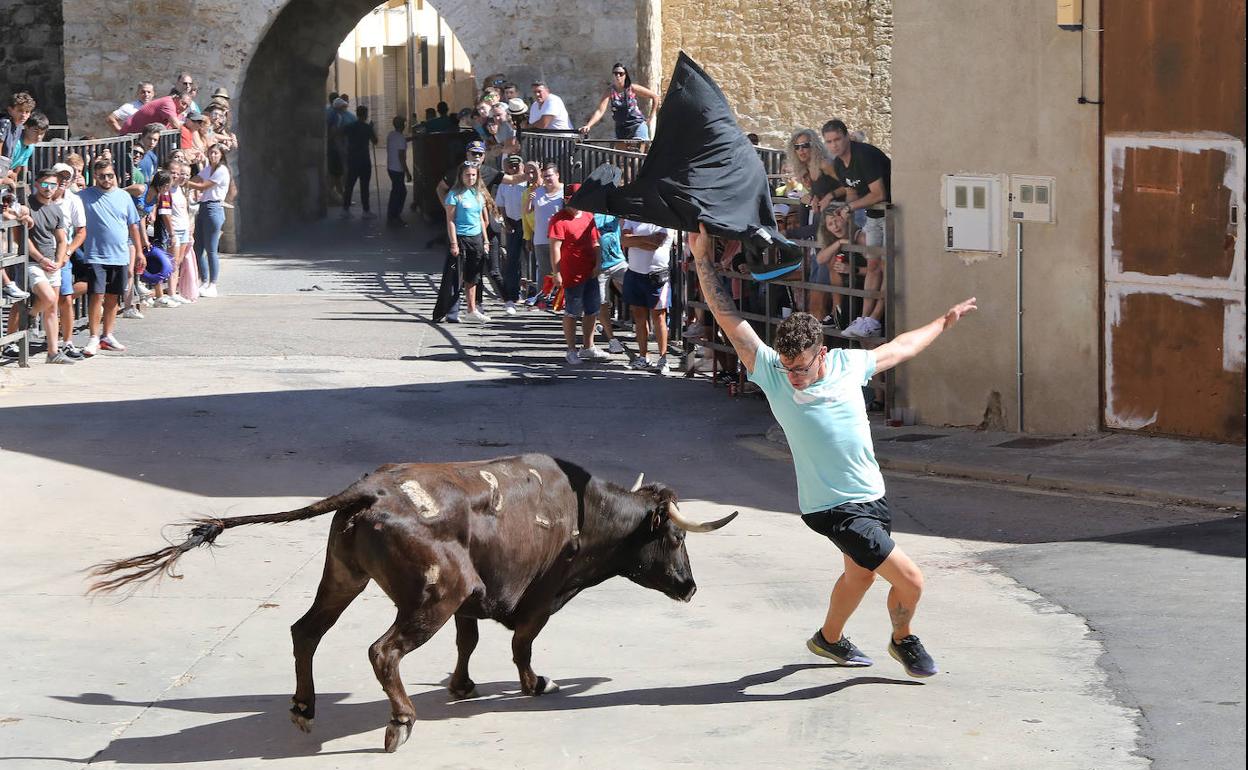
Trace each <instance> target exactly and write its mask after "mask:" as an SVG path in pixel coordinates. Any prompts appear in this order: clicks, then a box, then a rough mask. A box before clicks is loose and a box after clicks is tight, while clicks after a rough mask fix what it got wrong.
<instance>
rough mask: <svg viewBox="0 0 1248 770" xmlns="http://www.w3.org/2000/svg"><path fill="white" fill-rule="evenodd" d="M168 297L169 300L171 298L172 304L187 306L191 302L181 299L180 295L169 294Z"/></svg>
mask: <svg viewBox="0 0 1248 770" xmlns="http://www.w3.org/2000/svg"><path fill="white" fill-rule="evenodd" d="M168 296H169V297H170V298H171V299H172V300H173V301H174V302H176V303H178V304H179V305H189V304H191V300H189V299H187V298H186V297H183V296H182V295H181V294H170V295H168Z"/></svg>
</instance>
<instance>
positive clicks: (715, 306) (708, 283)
mask: <svg viewBox="0 0 1248 770" xmlns="http://www.w3.org/2000/svg"><path fill="white" fill-rule="evenodd" d="M694 265H695V266H696V267H697V269H698V284H699V286H700V288H701V289H702V296H703V298H705V299H706V304H707V305H710V307H711V309H712V310H714V311H716V312H717V313H727V314H733V315H735V314H736V312H737V308H736V306H735V305H733V304H732V295H730V294H729V293H728V290H727V289H725V288H724V284H723V282H722V281H720V280H719V276H718V275H717V274H716V273H715V266H714V264H712V262H711V260H710V258H707V259H695V260H694Z"/></svg>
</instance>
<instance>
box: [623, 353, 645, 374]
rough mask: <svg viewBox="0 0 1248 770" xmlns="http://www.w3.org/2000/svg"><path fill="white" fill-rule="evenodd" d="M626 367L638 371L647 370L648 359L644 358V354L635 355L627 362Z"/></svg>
mask: <svg viewBox="0 0 1248 770" xmlns="http://www.w3.org/2000/svg"><path fill="white" fill-rule="evenodd" d="M628 368H629V369H636V370H637V371H639V372H648V371H650V359H648V358H645V357H644V356H637V357H636V358H634V359H633V360H632V361H629V362H628Z"/></svg>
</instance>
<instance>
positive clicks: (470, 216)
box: [446, 190, 485, 235]
mask: <svg viewBox="0 0 1248 770" xmlns="http://www.w3.org/2000/svg"><path fill="white" fill-rule="evenodd" d="M446 205H448V206H454V207H455V234H456V235H480V234H481V207H482V206H484V205H485V201H483V200H482V199H481V196H480V195H477V191H476V190H464V191H463V192H458V193H457V192H455V191H454V190H451V191H450V192H449V193H447V194H446Z"/></svg>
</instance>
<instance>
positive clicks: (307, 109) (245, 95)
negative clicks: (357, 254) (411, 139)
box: [235, 0, 652, 243]
mask: <svg viewBox="0 0 1248 770" xmlns="http://www.w3.org/2000/svg"><path fill="white" fill-rule="evenodd" d="M270 2H271V3H272V0H270ZM651 2H652V0H647V2H646V3H645V4H646V5H647V7H648V6H649V5H651ZM376 5H377V0H335V1H334V2H324V1H323V0H287V1H286V2H285V3H284V4H279V3H272V6H271V7H272V9H273V10H272V11H271V12H270V13H271V16H270V18H271V19H272V21H271V22H270V23H268V24H267V25H266V26H264V27H262V28H261V29H258V30H256V32H255V35H256V37H255V41H256V42H255V45H254V48H253V49H252V50H253V52H252V54H251V55H250V57H249V58H248V59H247V60H246V61H245V62H244V67H243V69H242V71H241V72H239V73H238V74H237V75H236V78H237V85H238V88H237V96H236V99H235V109H236V113H237V120H238V128H239V132H240V138H241V139H243V140H244V141H243V143H242V148H241V150H240V153H239V189H240V198H241V200H240V206H239V212H240V219H241V221H240V222H238V223H236V224H237V226H238V232H239V236H240V238H241V239H242V241H243V242H244V243H246V242H248V241H251V242H254V240H255V239H257V238H263V237H266V236H269V235H273V234H277V233H280V232H281V230H282V229H283V228H285V227H287V226H289V225H290V224H292V223H296V222H300V221H307V220H310V219H313V218H316V217H319V216H322V215H323V214H324V210H325V204H324V195H323V175H324V170H323V166H324V160H323V156H324V112H323V110H324V106H325V99H324V96H325V93H324V85H325V79H326V75H327V73H328V71H329V67H330V66H331V64H332V61H333V58H334V56H335V53H336V51H337V48H338V44H339V43H340V42H341V41H342V39H343V38H344V37H345V36H346V35H347V34H348V33H349V32H350V31H351V29H352V28H353V27H354V26H355V24H356V22H358V21H359V19H360V18H362V17H363V16H364V15H365V14H367V13H368V12H369V11H370V10H371V9H372V8H374V7H375V6H376ZM435 7H438V8H439V10H441V11H442V15H443V18H444V19H445V20H446V22H447V24H448V25H449V26H450V27H451V28H452V29H454V30H455V32H456V35H457V37H458V38H459V41H460V44H461V45H462V47H463V49H464V51H465V52H466V53H467V54H468V56H469V59H470V60H471V61H472V63H473V68H474V70H475V71H477V72H479V73H484V72H505V73H507V75H508V76H509V77H510V78H512V79H513V80H515V81H516V82H517V83H520V84H521V88H522V89H523V90H526V91H527V84H528V83H529V82H531V81H532V80H533V79H534V78H536V77H542V78H545V79H547V80H549V81H550V82H551V84H552V89H553V90H555V91H556V92H557V93H559V94H560V95H562V96H563V97H564V99H565V101H566V102H567V104H568V108H569V111H570V112H571V113H572V116H573V120H583V119H585V118H587V117H588V116H589V113H590V112H592V110H593V108H594V107H595V106H596V102H597V100H598V98H599V96H600V94H601V89H602V87H603V86H604V85H605V83H606V78H607V74H606V73H608V72H609V68H610V67H611V65H612V63H614V62H615V61H633V60H634V59H635V57H636V56H637V50H638V24H637V14H636V12H635V11H634V8H633V7H632V6H631V5H630V6H627V7H628V11H627V12H626V13H624V14H620V12H619V7H618V5H613V4H609V3H608V2H607V0H587V1H586V2H582V3H581V4H579V5H578V6H577V10H578V14H577V15H575V16H568V15H567V14H566V12H563V13H561V12H560V11H559V8H560V5H559V3H558V2H557V0H530V2H528V3H525V4H523V5H522V6H521V7H519V8H518V7H517V5H516V4H515V3H514V2H508V1H507V0H465V1H464V2H458V3H456V2H450V0H448V2H447V3H446V4H445V8H442V7H441V6H435ZM563 7H564V8H566V6H563ZM455 106H466V105H452V107H455Z"/></svg>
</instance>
